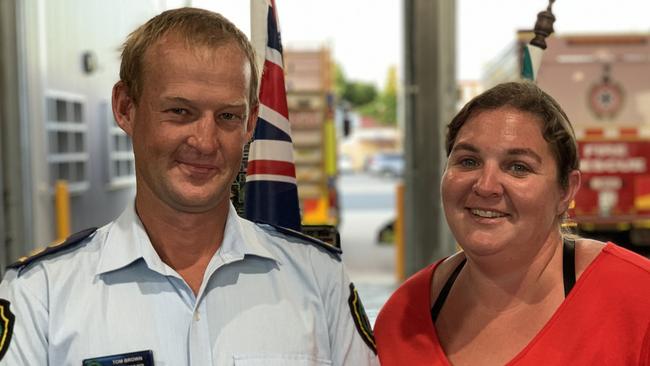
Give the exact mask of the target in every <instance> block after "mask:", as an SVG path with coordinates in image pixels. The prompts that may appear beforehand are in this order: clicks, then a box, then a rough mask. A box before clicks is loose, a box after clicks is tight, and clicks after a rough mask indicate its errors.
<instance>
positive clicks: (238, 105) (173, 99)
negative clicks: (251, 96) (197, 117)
mask: <svg viewBox="0 0 650 366" xmlns="http://www.w3.org/2000/svg"><path fill="white" fill-rule="evenodd" d="M163 100H165V101H167V102H179V103H183V104H186V105H193V104H194V102H192V101H191V100H189V99H186V98H183V97H163ZM246 107H247V105H246V101H245V100H234V101H232V102H231V103H223V104H222V105H221V108H246Z"/></svg>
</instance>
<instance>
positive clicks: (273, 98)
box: [260, 61, 289, 119]
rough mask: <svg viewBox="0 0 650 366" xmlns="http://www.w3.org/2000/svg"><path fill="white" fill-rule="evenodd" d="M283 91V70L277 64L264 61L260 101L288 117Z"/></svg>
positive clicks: (285, 97)
mask: <svg viewBox="0 0 650 366" xmlns="http://www.w3.org/2000/svg"><path fill="white" fill-rule="evenodd" d="M285 91H286V89H285V87H284V71H282V68H281V67H279V66H278V65H276V64H274V63H272V62H269V61H265V62H264V74H263V75H262V85H261V88H260V103H262V104H264V105H266V106H268V107H269V108H272V109H274V110H275V111H276V112H278V113H280V114H281V115H283V116H284V117H285V118H287V119H288V118H289V108H288V107H287V96H286V94H285Z"/></svg>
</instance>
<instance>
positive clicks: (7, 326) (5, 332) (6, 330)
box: [0, 299, 16, 360]
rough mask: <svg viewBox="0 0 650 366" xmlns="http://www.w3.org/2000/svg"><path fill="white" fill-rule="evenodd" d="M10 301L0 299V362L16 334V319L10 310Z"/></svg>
mask: <svg viewBox="0 0 650 366" xmlns="http://www.w3.org/2000/svg"><path fill="white" fill-rule="evenodd" d="M9 305H10V304H9V301H7V300H5V299H0V360H2V358H3V357H4V356H5V353H7V350H8V349H9V343H10V342H11V336H12V335H13V333H14V321H15V320H16V317H15V316H14V314H13V313H12V312H11V310H9Z"/></svg>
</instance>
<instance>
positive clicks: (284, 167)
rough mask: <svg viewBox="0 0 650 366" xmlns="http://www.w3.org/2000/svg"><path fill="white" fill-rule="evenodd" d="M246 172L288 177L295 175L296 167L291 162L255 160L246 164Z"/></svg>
mask: <svg viewBox="0 0 650 366" xmlns="http://www.w3.org/2000/svg"><path fill="white" fill-rule="evenodd" d="M247 169H248V170H247V172H248V174H251V175H255V174H274V175H284V176H288V177H295V176H296V167H295V165H293V164H292V163H288V162H286V161H277V160H255V161H252V162H251V163H250V164H248V168H247Z"/></svg>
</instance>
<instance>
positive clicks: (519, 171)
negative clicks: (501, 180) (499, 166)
mask: <svg viewBox="0 0 650 366" xmlns="http://www.w3.org/2000/svg"><path fill="white" fill-rule="evenodd" d="M510 171H511V172H512V173H513V174H515V175H525V174H527V173H530V168H528V166H526V165H525V164H521V163H513V164H511V165H510Z"/></svg>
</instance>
